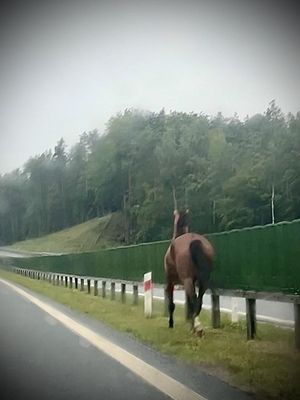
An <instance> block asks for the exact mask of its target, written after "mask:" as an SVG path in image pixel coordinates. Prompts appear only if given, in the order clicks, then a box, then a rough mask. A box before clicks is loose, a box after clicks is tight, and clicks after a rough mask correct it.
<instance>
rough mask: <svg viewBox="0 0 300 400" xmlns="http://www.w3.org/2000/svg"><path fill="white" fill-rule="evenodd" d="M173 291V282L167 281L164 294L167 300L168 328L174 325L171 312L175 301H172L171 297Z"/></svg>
mask: <svg viewBox="0 0 300 400" xmlns="http://www.w3.org/2000/svg"><path fill="white" fill-rule="evenodd" d="M173 291H174V285H173V283H168V284H167V286H166V290H165V295H166V297H167V300H168V312H169V328H173V327H174V319H173V313H174V310H175V303H174V299H173Z"/></svg>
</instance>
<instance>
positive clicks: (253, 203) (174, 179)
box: [0, 100, 300, 245]
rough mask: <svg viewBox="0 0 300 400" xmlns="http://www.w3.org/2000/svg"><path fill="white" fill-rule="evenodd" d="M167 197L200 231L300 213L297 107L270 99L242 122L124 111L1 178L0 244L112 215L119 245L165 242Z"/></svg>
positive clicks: (168, 210)
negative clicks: (117, 220) (118, 218)
mask: <svg viewBox="0 0 300 400" xmlns="http://www.w3.org/2000/svg"><path fill="white" fill-rule="evenodd" d="M174 194H175V195H176V199H177V203H178V208H181V209H183V208H188V209H189V224H190V229H191V230H193V231H198V232H199V233H210V232H219V231H225V230H230V229H234V228H242V227H249V226H254V225H265V224H270V223H276V222H280V221H286V220H287V221H290V220H293V219H297V218H300V112H298V113H297V114H296V115H293V114H291V113H288V114H283V112H282V111H281V109H280V108H279V107H278V106H277V104H276V102H275V101H274V100H272V101H271V102H270V104H269V106H268V108H267V110H266V111H265V112H264V113H263V114H256V115H254V116H251V117H246V118H245V119H244V120H243V121H241V120H240V118H239V117H238V116H237V115H234V116H233V117H231V118H225V117H223V115H222V114H221V113H219V114H217V115H216V116H208V115H205V114H202V113H200V114H197V113H193V112H192V113H184V112H176V111H171V112H169V113H166V112H165V110H161V111H160V112H157V113H155V112H146V111H141V110H134V109H127V110H125V111H124V112H122V113H119V114H117V115H115V116H113V117H112V118H111V119H110V120H109V121H108V123H107V125H106V128H105V131H104V132H101V133H99V132H98V130H96V129H95V130H93V131H91V132H84V133H82V134H81V135H80V136H79V140H78V142H77V143H76V144H75V145H74V146H72V147H71V148H70V149H68V148H67V144H66V143H65V141H64V139H63V138H62V139H60V140H59V141H58V143H57V145H56V146H55V148H54V149H53V150H46V151H45V152H44V153H42V154H39V155H36V156H33V157H31V158H30V159H29V160H28V161H27V162H26V163H25V164H24V165H23V167H21V168H19V169H17V170H14V171H12V172H10V173H7V174H4V175H0V244H2V245H3V244H9V243H13V242H15V241H19V240H24V239H27V238H33V237H39V236H42V235H45V234H47V233H51V232H55V231H58V230H61V229H64V228H66V227H70V226H72V225H75V224H79V223H82V222H84V221H87V220H89V219H92V218H95V217H101V216H103V215H106V214H108V213H112V212H119V213H120V214H121V215H122V217H123V220H124V224H123V225H124V231H123V232H122V242H123V243H124V244H131V243H139V242H149V241H156V240H163V239H168V238H169V237H170V232H171V230H170V227H171V224H172V212H173V208H174Z"/></svg>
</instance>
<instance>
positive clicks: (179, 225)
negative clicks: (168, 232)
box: [173, 210, 189, 239]
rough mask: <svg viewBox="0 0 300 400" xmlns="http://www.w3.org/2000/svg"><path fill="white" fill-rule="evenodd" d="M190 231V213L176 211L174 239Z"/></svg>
mask: <svg viewBox="0 0 300 400" xmlns="http://www.w3.org/2000/svg"><path fill="white" fill-rule="evenodd" d="M188 231H189V227H188V211H177V210H175V211H174V231H173V239H175V238H177V237H178V236H181V235H183V234H184V233H187V232H188Z"/></svg>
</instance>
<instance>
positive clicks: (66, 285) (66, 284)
mask: <svg viewBox="0 0 300 400" xmlns="http://www.w3.org/2000/svg"><path fill="white" fill-rule="evenodd" d="M65 287H68V277H67V276H65Z"/></svg>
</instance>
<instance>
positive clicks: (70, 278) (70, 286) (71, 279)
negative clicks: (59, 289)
mask: <svg viewBox="0 0 300 400" xmlns="http://www.w3.org/2000/svg"><path fill="white" fill-rule="evenodd" d="M72 287H73V276H70V277H69V288H70V289H72Z"/></svg>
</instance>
